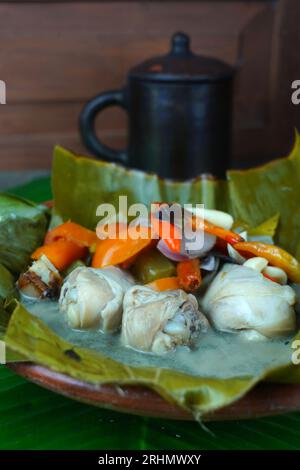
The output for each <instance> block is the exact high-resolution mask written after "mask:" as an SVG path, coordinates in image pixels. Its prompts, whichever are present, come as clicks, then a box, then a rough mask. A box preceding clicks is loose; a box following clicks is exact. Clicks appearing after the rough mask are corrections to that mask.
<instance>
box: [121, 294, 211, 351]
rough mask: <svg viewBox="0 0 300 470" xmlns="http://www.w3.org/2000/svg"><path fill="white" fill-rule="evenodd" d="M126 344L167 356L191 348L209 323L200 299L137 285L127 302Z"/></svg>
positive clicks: (123, 328)
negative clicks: (201, 307)
mask: <svg viewBox="0 0 300 470" xmlns="http://www.w3.org/2000/svg"><path fill="white" fill-rule="evenodd" d="M123 309H124V312H123V321H122V337H121V339H122V342H123V344H124V345H125V346H131V347H133V348H135V349H139V350H141V351H146V352H147V351H151V352H154V353H158V354H160V353H163V352H165V351H168V350H170V349H174V348H175V347H176V346H178V345H187V346H191V345H192V344H193V340H195V338H197V337H198V335H199V334H200V332H206V331H207V328H208V321H207V320H206V318H205V316H204V315H203V314H202V313H201V312H200V311H199V308H198V302H197V299H196V298H195V297H194V296H193V295H192V294H186V293H185V292H184V291H183V290H181V289H178V290H168V291H165V292H155V291H154V290H153V289H151V288H149V287H144V286H134V287H132V288H131V289H130V290H129V291H128V292H127V293H126V295H125V298H124V303H123Z"/></svg>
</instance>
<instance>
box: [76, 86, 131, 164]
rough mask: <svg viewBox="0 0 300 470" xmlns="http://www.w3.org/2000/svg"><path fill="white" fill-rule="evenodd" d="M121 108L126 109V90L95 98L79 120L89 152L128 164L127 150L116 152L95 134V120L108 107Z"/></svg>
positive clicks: (89, 102)
mask: <svg viewBox="0 0 300 470" xmlns="http://www.w3.org/2000/svg"><path fill="white" fill-rule="evenodd" d="M115 105H117V106H121V107H122V108H123V109H126V105H125V98H124V90H111V91H106V92H105V93H101V94H100V95H97V96H95V97H94V98H92V99H91V100H90V101H88V102H87V104H86V105H85V106H84V108H83V110H82V111H81V114H80V118H79V127H80V133H81V138H82V141H83V143H84V144H85V145H86V147H87V148H88V150H89V151H90V152H91V153H93V154H94V155H96V156H97V157H100V158H103V159H104V160H108V161H112V162H118V163H123V164H124V163H126V161H127V152H126V150H120V151H118V150H114V149H112V148H111V147H108V146H107V145H105V144H103V143H102V142H101V141H100V140H99V139H98V137H97V136H96V133H95V118H96V116H97V114H98V113H99V112H100V111H102V110H103V109H105V108H107V107H108V106H115Z"/></svg>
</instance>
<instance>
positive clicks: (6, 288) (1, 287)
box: [0, 264, 15, 305]
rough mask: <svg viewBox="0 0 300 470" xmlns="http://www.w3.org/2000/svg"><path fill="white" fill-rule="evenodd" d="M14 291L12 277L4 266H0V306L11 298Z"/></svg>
mask: <svg viewBox="0 0 300 470" xmlns="http://www.w3.org/2000/svg"><path fill="white" fill-rule="evenodd" d="M14 291H15V282H14V277H13V275H12V274H11V272H10V271H9V270H8V269H6V267H5V266H3V265H2V264H0V305H3V304H4V302H5V300H6V299H9V298H10V297H11V296H13V294H14Z"/></svg>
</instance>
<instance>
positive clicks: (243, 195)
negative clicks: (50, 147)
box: [5, 135, 300, 418]
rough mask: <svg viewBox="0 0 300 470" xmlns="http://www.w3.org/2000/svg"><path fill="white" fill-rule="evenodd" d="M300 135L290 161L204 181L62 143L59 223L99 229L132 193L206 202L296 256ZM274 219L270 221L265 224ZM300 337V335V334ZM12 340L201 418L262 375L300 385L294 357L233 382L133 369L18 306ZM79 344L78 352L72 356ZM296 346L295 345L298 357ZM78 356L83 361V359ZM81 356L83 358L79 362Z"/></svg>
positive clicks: (36, 354)
mask: <svg viewBox="0 0 300 470" xmlns="http://www.w3.org/2000/svg"><path fill="white" fill-rule="evenodd" d="M299 178H300V139H299V136H298V135H297V137H296V142H295V146H294V149H293V151H292V153H291V155H290V156H289V157H287V158H284V159H280V160H277V161H274V162H271V163H269V164H267V165H264V166H262V167H259V168H255V169H252V170H246V171H230V172H228V175H227V180H226V181H217V180H213V179H210V178H197V179H195V180H192V181H189V182H185V183H175V182H170V181H163V180H160V179H159V178H158V177H157V176H155V175H151V174H145V173H143V172H139V171H134V170H127V169H125V168H123V167H121V166H117V165H114V164H108V163H104V162H99V161H95V160H91V159H87V158H84V157H75V156H74V155H73V154H72V153H70V152H68V151H67V150H64V149H62V148H60V147H57V148H56V149H55V154H54V160H53V180H52V185H53V194H54V201H55V207H54V211H53V218H52V225H56V224H58V223H61V222H62V221H63V220H68V219H71V220H73V221H75V222H78V223H80V224H83V225H85V226H86V227H89V228H91V229H94V228H95V227H96V225H97V222H98V221H99V219H98V217H97V216H96V208H97V206H98V205H99V204H101V203H105V202H106V203H112V204H114V205H116V206H117V205H118V196H119V195H127V196H128V204H132V203H135V202H139V203H140V202H142V203H145V204H150V202H152V201H158V200H160V201H167V202H180V203H182V204H184V203H193V204H195V203H204V204H205V206H206V207H208V208H218V209H223V210H228V211H230V212H231V213H232V215H233V216H234V217H235V219H236V220H239V221H242V222H243V223H244V224H245V225H247V226H249V227H256V229H254V233H253V234H252V235H254V236H255V235H260V234H261V233H264V232H265V234H266V236H271V237H273V235H274V231H275V228H276V226H277V223H278V214H280V222H279V226H278V230H277V231H276V241H277V242H278V243H279V244H280V245H281V246H282V247H284V248H286V249H287V250H289V251H290V252H291V253H293V254H294V255H297V254H298V250H299V248H298V247H299V234H300V230H299V229H300V213H299V211H300V207H299V201H300V186H299V180H300V179H299ZM265 221H267V222H265ZM299 338H300V335H299V334H298V335H297V336H296V337H295V339H299ZM5 341H6V343H7V345H8V347H9V348H10V349H11V350H13V351H15V352H17V353H18V354H21V355H22V356H23V357H24V358H26V359H27V360H30V361H34V362H37V363H39V364H43V365H45V366H48V367H50V368H52V369H53V370H56V371H59V372H62V373H66V374H68V375H70V376H72V377H76V378H79V379H82V380H85V381H87V382H91V383H98V384H102V383H114V384H120V385H122V384H129V385H130V384H131V385H135V384H142V385H146V386H148V387H150V388H153V389H154V390H156V391H157V392H158V393H159V394H160V395H162V396H163V397H164V398H166V399H167V400H169V401H171V402H173V403H176V404H178V405H179V406H182V407H184V408H186V409H189V410H191V411H192V413H193V414H194V416H195V418H201V416H203V415H204V414H205V413H207V412H210V411H212V410H215V409H217V408H220V407H223V406H225V405H228V404H230V403H232V402H233V401H235V400H237V399H239V398H240V397H242V396H243V395H244V394H245V393H247V391H249V390H250V389H251V388H252V387H253V386H254V385H255V384H256V383H257V382H259V381H260V380H263V379H264V380H275V381H277V382H278V381H280V382H299V381H300V369H299V367H297V366H295V365H293V364H292V362H291V361H287V362H286V364H284V365H283V366H280V367H276V368H274V367H271V366H270V367H267V368H266V370H264V372H263V373H261V374H259V375H256V376H249V377H244V376H243V377H238V376H237V377H231V378H230V379H226V378H223V379H220V378H215V377H214V375H213V371H212V374H211V377H207V376H205V377H201V376H195V375H188V374H184V373H182V372H178V371H176V370H172V369H166V368H164V367H163V366H162V367H161V368H157V367H156V368H154V367H133V366H128V365H126V364H123V363H122V361H115V360H113V359H111V358H109V357H107V356H106V355H105V354H101V353H99V352H96V351H94V350H92V349H87V348H79V347H76V346H75V345H74V344H71V343H70V342H68V341H65V340H64V339H63V338H62V337H60V336H58V335H56V334H55V333H54V332H53V331H52V330H51V329H50V328H49V327H48V326H47V325H46V324H45V323H44V322H42V321H41V320H40V319H38V318H37V317H36V316H34V315H32V314H30V313H29V312H28V311H26V309H25V308H24V306H22V305H21V304H19V303H18V304H17V306H16V308H15V310H14V312H13V314H12V317H11V319H10V322H9V324H8V328H7V331H6V336H5ZM70 349H72V350H73V351H74V352H75V353H76V354H72V355H69V354H67V353H66V351H69V350H70ZM292 352H293V350H292V349H291V355H292ZM74 357H76V358H77V359H76V360H75V359H74ZM78 358H79V359H78Z"/></svg>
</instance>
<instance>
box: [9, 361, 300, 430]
mask: <svg viewBox="0 0 300 470" xmlns="http://www.w3.org/2000/svg"><path fill="white" fill-rule="evenodd" d="M7 367H9V368H10V369H11V370H12V371H14V372H16V373H17V374H18V375H21V376H22V377H25V378H26V379H28V380H30V381H31V382H34V383H36V384H38V385H40V386H42V387H44V388H47V389H49V390H52V391H53V392H56V393H59V394H61V395H65V396H66V397H69V398H72V399H74V400H78V401H80V402H83V403H88V404H90V405H94V406H99V407H101V408H108V409H111V410H115V411H122V412H126V413H131V414H135V415H141V416H151V417H156V418H168V419H180V420H192V419H193V417H192V415H191V414H190V413H189V412H187V411H185V410H183V409H181V408H179V407H178V406H176V405H174V404H171V403H169V402H167V401H165V400H164V399H163V398H162V397H160V396H159V395H158V394H157V393H156V392H154V391H153V390H150V389H148V388H146V387H140V386H116V385H101V386H97V385H94V384H90V383H87V382H82V381H80V380H77V379H73V378H72V377H69V376H68V375H65V374H61V373H58V372H54V371H52V370H50V369H47V368H46V367H43V366H39V365H37V364H32V363H29V362H19V363H10V364H8V365H7ZM297 410H300V384H299V385H295V384H270V383H261V384H259V385H257V386H256V387H255V388H254V389H253V390H251V391H250V392H249V393H248V394H247V395H246V396H245V397H243V398H241V399H240V400H238V401H237V402H235V403H233V404H232V405H230V406H226V407H225V408H222V409H219V410H217V411H216V412H214V413H211V414H208V415H206V416H205V417H204V419H205V420H206V421H225V420H236V419H250V418H256V417H260V416H271V415H276V414H280V413H286V412H289V411H297Z"/></svg>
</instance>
